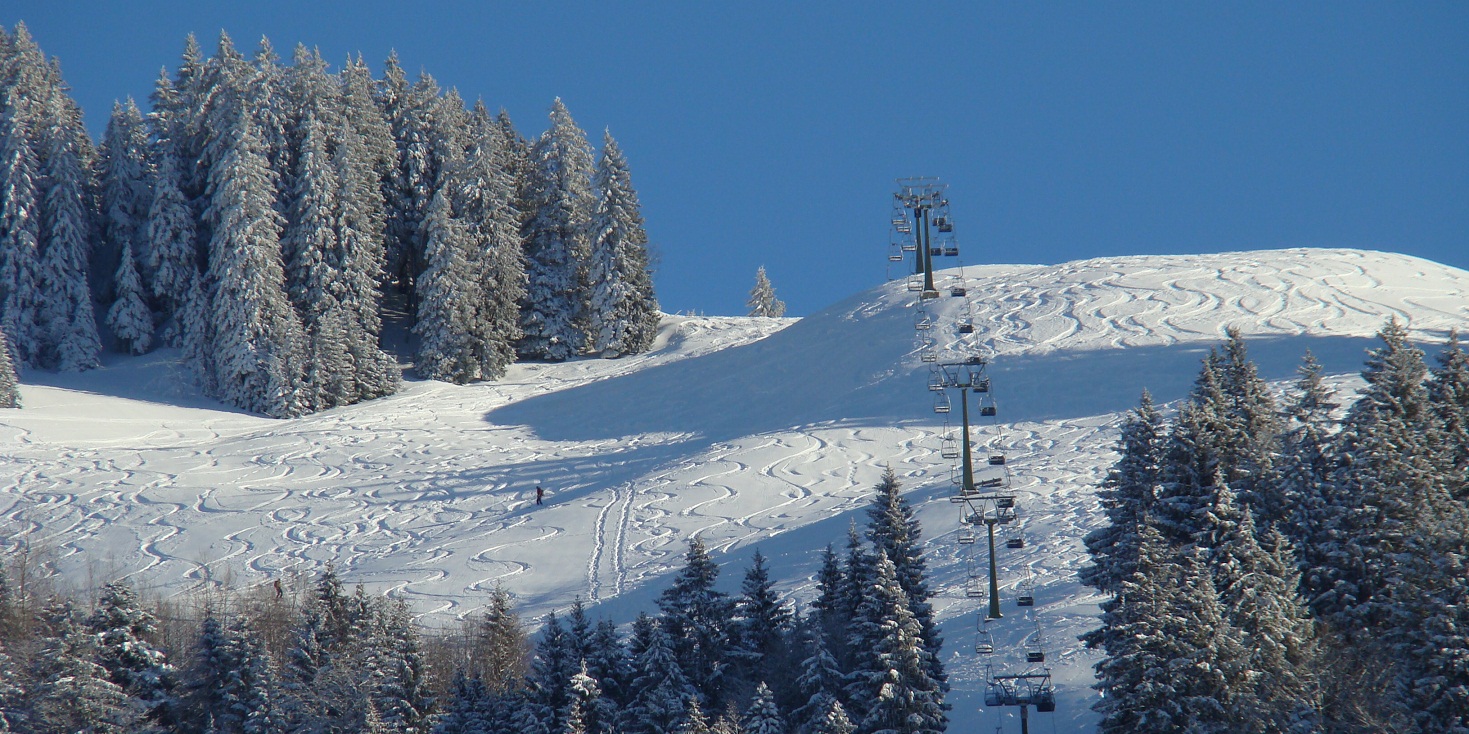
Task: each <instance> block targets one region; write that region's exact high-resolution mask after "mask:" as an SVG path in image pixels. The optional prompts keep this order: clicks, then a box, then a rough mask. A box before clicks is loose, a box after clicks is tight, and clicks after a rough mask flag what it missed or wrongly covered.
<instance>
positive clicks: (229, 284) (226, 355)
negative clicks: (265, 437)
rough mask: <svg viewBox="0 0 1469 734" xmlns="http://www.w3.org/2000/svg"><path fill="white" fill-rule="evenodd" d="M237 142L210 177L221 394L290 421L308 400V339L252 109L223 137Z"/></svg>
mask: <svg viewBox="0 0 1469 734" xmlns="http://www.w3.org/2000/svg"><path fill="white" fill-rule="evenodd" d="M221 138H226V139H228V140H229V141H230V142H229V144H228V145H226V146H223V153H222V154H221V156H220V157H219V158H218V161H217V164H216V165H215V166H214V167H213V168H212V169H211V170H210V175H209V197H210V200H209V208H208V210H206V218H207V219H208V220H209V222H210V223H211V225H212V229H213V235H212V239H211V241H210V244H209V250H210V257H209V280H210V282H211V283H212V284H213V293H212V294H211V295H212V298H211V300H212V309H211V312H212V314H213V323H212V326H213V334H212V336H213V344H212V351H213V354H214V365H215V368H214V385H213V386H214V389H215V391H216V393H217V395H218V397H220V398H221V399H222V400H224V401H226V402H228V403H230V404H232V405H236V406H239V407H241V408H245V409H247V410H253V411H256V412H260V413H264V414H266V415H269V416H272V417H276V418H284V417H289V416H296V415H300V414H301V413H302V412H304V411H305V410H306V409H307V406H306V405H305V403H304V400H303V391H302V390H301V387H302V383H303V381H304V377H305V349H304V343H305V339H304V335H303V334H302V331H301V324H300V321H299V320H298V319H297V317H296V313H295V311H294V310H293V309H292V308H291V304H290V302H289V300H288V298H287V296H286V292H285V276H284V273H283V271H282V267H281V259H280V258H281V250H280V232H281V218H280V215H279V214H278V213H277V212H276V211H275V209H274V201H275V183H274V179H273V177H272V174H271V171H270V169H269V168H268V167H267V166H266V163H267V161H266V158H265V156H264V153H263V151H262V149H261V142H260V140H259V137H258V132H257V130H256V127H255V121H254V119H253V118H252V116H251V115H250V114H249V111H248V110H246V109H243V108H239V109H238V110H237V113H236V115H235V117H234V120H233V121H232V123H231V125H230V127H229V128H228V129H227V130H226V131H224V132H223V133H222V134H221Z"/></svg>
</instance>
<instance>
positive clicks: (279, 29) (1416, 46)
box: [0, 0, 1469, 315]
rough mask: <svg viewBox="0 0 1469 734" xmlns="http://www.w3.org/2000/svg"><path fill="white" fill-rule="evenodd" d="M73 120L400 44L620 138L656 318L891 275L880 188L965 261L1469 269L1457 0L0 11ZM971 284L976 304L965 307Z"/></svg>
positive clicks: (511, 103)
mask: <svg viewBox="0 0 1469 734" xmlns="http://www.w3.org/2000/svg"><path fill="white" fill-rule="evenodd" d="M19 20H23V21H25V22H26V24H27V25H28V26H29V28H30V29H31V32H32V34H33V35H34V36H35V37H36V39H37V41H38V42H39V43H40V45H41V47H42V49H44V50H45V51H46V53H47V54H49V55H52V56H55V57H58V58H59V59H60V61H61V64H62V69H63V73H64V75H65V77H66V80H67V81H68V82H69V83H70V85H71V87H72V89H73V93H74V94H75V96H76V97H77V99H78V101H79V102H80V103H81V104H82V106H83V108H84V109H85V110H86V114H87V122H88V126H89V127H90V128H91V129H92V131H93V133H94V134H100V132H101V130H102V128H103V126H104V125H105V124H106V119H107V114H108V111H109V109H110V107H111V105H112V101H113V100H114V99H118V98H122V97H125V96H129V95H131V96H133V97H135V98H137V99H138V100H139V101H140V102H145V101H146V98H147V96H148V93H149V92H150V91H151V88H152V84H153V80H154V79H155V78H156V77H157V74H158V70H159V68H160V67H162V66H168V67H169V68H170V70H172V69H173V68H174V67H175V66H176V65H177V63H178V59H179V54H180V52H181V50H182V48H183V42H184V36H185V34H186V33H189V32H193V33H195V34H197V35H198V36H199V39H200V42H201V45H202V46H203V47H204V48H205V50H206V51H208V52H209V53H210V54H211V55H212V53H213V49H214V47H215V41H216V39H217V36H218V33H219V31H220V30H221V29H224V30H226V31H228V32H229V33H230V35H231V36H232V37H233V38H234V40H235V43H236V45H237V46H238V47H240V48H241V49H242V50H243V51H245V52H246V53H250V52H253V50H254V48H255V46H256V43H257V42H258V40H259V38H260V36H261V35H265V36H268V37H269V38H270V40H271V41H272V43H273V44H274V45H275V47H276V49H277V51H278V52H279V53H280V54H281V56H283V57H284V58H286V59H289V58H290V51H291V48H292V47H294V46H295V45H296V44H297V43H298V42H301V43H305V44H307V45H308V46H316V47H318V48H320V49H321V51H322V53H323V54H324V55H325V57H326V58H327V59H328V60H329V61H331V62H333V63H334V64H338V63H340V61H341V60H342V59H344V58H346V56H347V55H348V54H349V53H355V52H358V51H360V52H362V53H363V55H364V56H365V58H366V59H367V60H368V61H369V63H370V64H371V66H372V68H373V72H374V74H377V73H380V72H381V70H382V60H383V59H384V58H386V57H387V55H388V52H389V50H390V49H397V51H398V54H399V56H400V58H401V59H402V62H403V66H404V67H405V68H406V69H408V70H409V71H410V73H412V72H416V71H418V70H419V69H423V70H426V71H428V72H429V73H430V74H432V75H433V76H434V77H435V78H436V79H437V80H438V81H439V83H440V85H442V86H444V87H446V88H447V87H451V86H452V87H456V88H458V89H459V91H460V93H461V95H463V96H464V97H466V98H467V99H470V100H473V99H475V98H476V97H480V98H483V99H484V100H485V102H486V103H487V104H488V105H490V107H491V108H492V109H495V108H499V107H504V108H506V109H507V110H508V111H509V112H510V114H511V117H512V118H513V119H514V120H515V122H516V124H517V125H518V126H519V127H520V129H521V131H522V133H524V134H527V135H535V134H539V133H540V132H541V131H542V130H544V129H545V127H546V126H547V120H546V113H547V110H548V109H549V107H550V103H551V100H552V99H553V98H555V97H557V96H559V97H561V98H562V99H563V100H564V101H565V102H566V104H567V106H568V107H569V108H570V110H571V112H572V115H573V116H574V117H575V118H576V120H577V122H578V123H579V124H580V125H581V127H582V128H583V129H585V130H586V131H587V132H588V135H589V137H591V139H592V141H593V142H594V143H595V144H600V141H601V132H602V130H603V128H610V129H611V130H612V133H613V135H614V136H615V137H616V138H617V139H618V141H619V142H620V143H621V144H622V147H623V149H624V150H625V151H626V153H627V155H628V158H629V162H630V164H631V166H632V173H633V182H634V185H635V186H637V188H638V191H639V194H640V195H641V197H642V202H643V209H644V215H645V217H646V218H647V223H648V231H649V235H650V236H651V238H652V240H653V242H654V245H655V247H656V248H657V251H658V253H659V259H660V262H659V266H658V267H659V269H658V274H657V286H658V294H659V297H660V300H661V301H662V303H663V307H664V310H666V311H670V312H672V311H696V312H702V313H707V314H739V313H743V312H744V301H745V298H746V296H747V294H748V292H749V289H750V287H751V286H752V285H753V282H754V273H755V269H756V267H757V266H759V265H762V264H763V265H765V266H766V268H767V270H768V271H769V273H770V277H771V280H772V281H773V283H774V285H775V288H776V292H777V295H778V296H780V297H781V298H782V299H784V300H785V301H786V302H787V303H788V304H789V306H790V311H791V313H792V314H793V315H804V314H809V313H812V312H814V311H816V310H819V309H821V308H824V307H825V306H828V305H830V304H832V303H833V302H835V301H837V300H839V299H841V298H844V297H846V296H848V295H851V294H853V293H855V292H857V291H859V290H862V289H865V288H868V287H871V286H873V285H876V284H877V283H880V282H881V281H883V280H884V279H885V278H886V277H887V262H886V245H887V230H888V222H887V220H888V210H889V206H890V201H891V192H892V190H893V188H894V183H893V181H894V179H896V178H898V177H902V176H914V175H928V176H940V177H942V178H944V179H945V180H946V181H947V182H948V183H949V184H950V187H951V188H950V192H951V199H952V201H953V208H954V217H955V220H956V233H957V234H958V236H959V241H960V243H961V246H962V247H963V253H962V254H963V257H962V260H963V263H964V264H980V263H1056V262H1063V261H1066V260H1073V259H1079V258H1086V257H1096V256H1103V255H1127V254H1153V253H1165V254H1168V253H1193V252H1220V251H1227V250H1241V249H1257V248H1275V247H1292V246H1320V247H1337V246H1342V247H1361V248H1369V249H1379V250H1390V251H1397V252H1404V253H1409V254H1413V255H1418V256H1421V257H1425V258H1429V259H1432V260H1436V261H1438V262H1442V263H1446V264H1449V265H1454V266H1456V267H1460V268H1469V3H1465V2H1445V3H1434V2H1412V3H1399V2H1379V3H1359V2H1306V3H1301V2H1293V3H1280V2H1228V3H1175V2H1158V3H1138V2H1092V3H1069V2H1068V3H1029V2H1015V3H1004V4H992V3H977V2H959V3H949V2H934V1H932V0H924V1H923V2H905V3H884V4H878V3H871V2H853V1H850V0H849V1H845V2H837V1H833V2H809V3H808V2H796V3H791V2H744V1H741V2H731V3H705V2H672V1H670V2H660V3H649V2H586V3H559V2H495V3H492V2H462V3H449V2H403V1H402V0H393V1H383V0H359V1H357V2H350V3H336V2H300V1H295V2H275V1H270V2H262V1H257V0H250V1H248V2H247V1H241V0H237V1H236V2H228V3H224V2H206V1H203V0H184V1H180V0H166V1H147V2H142V1H140V2H119V1H117V0H94V1H91V2H80V1H76V2H72V1H68V0H3V1H0V23H3V24H4V25H5V26H7V27H11V26H13V25H14V24H15V22H16V21H19ZM981 297H982V296H981Z"/></svg>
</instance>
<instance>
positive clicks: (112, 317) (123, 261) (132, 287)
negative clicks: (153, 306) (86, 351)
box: [107, 243, 153, 354]
mask: <svg viewBox="0 0 1469 734" xmlns="http://www.w3.org/2000/svg"><path fill="white" fill-rule="evenodd" d="M112 290H113V293H114V294H116V300H114V301H113V302H112V308H110V309H108V310H107V328H109V329H112V335H113V336H114V337H115V338H117V340H118V341H119V342H121V343H122V344H123V345H124V346H125V347H126V349H127V351H128V352H129V353H130V354H144V353H146V352H147V351H148V350H149V349H151V348H152V347H153V313H152V312H151V311H149V310H148V304H147V302H146V300H145V299H146V294H145V293H144V292H143V279H142V277H141V276H139V275H138V266H137V263H136V262H135V260H134V258H133V246H132V244H131V243H129V244H125V245H123V247H122V254H121V256H120V257H119V258H118V263H117V277H116V278H115V280H114V281H113V287H112Z"/></svg>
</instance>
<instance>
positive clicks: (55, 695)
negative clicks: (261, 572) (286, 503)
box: [0, 471, 948, 734]
mask: <svg viewBox="0 0 1469 734" xmlns="http://www.w3.org/2000/svg"><path fill="white" fill-rule="evenodd" d="M867 520H868V523H867V528H866V532H865V533H859V532H858V530H857V528H856V526H855V524H854V525H853V526H852V527H851V529H850V530H849V533H848V542H847V547H846V549H845V553H844V554H841V555H839V554H838V553H837V552H836V551H834V550H833V549H832V548H831V546H828V547H827V548H826V551H825V554H824V556H823V563H822V566H821V570H820V572H819V573H818V575H817V577H816V587H817V590H816V597H815V599H814V600H813V601H812V602H811V604H810V608H809V610H808V611H806V612H805V613H800V612H798V611H797V610H796V609H795V607H794V605H793V604H792V603H791V602H790V601H789V600H785V599H782V598H781V597H780V595H778V594H777V593H776V592H775V589H774V581H773V580H772V579H771V578H770V574H769V569H768V567H767V566H766V562H765V559H764V557H763V556H762V555H761V554H760V553H759V551H758V549H757V550H756V552H755V554H754V556H753V558H752V561H751V564H750V566H749V567H748V568H747V569H746V571H745V573H744V576H743V579H742V581H741V585H740V591H739V593H738V594H733V595H731V594H728V593H725V592H723V591H720V590H719V589H718V588H717V582H718V576H719V567H718V565H717V564H715V563H714V561H713V559H712V558H711V557H710V555H709V552H708V550H707V549H706V548H705V546H704V544H703V543H702V542H701V541H699V540H698V539H697V538H696V539H694V540H692V541H690V542H689V546H688V550H687V553H686V554H685V556H684V565H683V567H682V568H681V569H680V570H679V571H678V572H677V573H676V574H674V576H673V578H672V581H671V582H670V584H669V585H668V587H667V588H665V589H664V590H663V592H662V593H661V594H660V595H659V597H658V599H657V610H656V612H654V613H652V614H648V613H642V614H640V615H639V616H638V617H637V619H636V620H634V621H633V622H632V623H631V624H630V625H628V626H627V628H626V629H620V628H619V627H618V626H617V625H616V624H614V623H613V622H612V621H611V620H608V619H601V620H595V621H594V620H592V619H591V618H590V616H589V615H588V613H587V609H586V607H585V605H583V604H582V602H581V601H580V599H578V600H576V601H575V602H574V603H573V604H572V605H571V606H570V608H569V610H568V611H566V612H564V613H563V614H560V615H558V614H556V613H554V612H553V613H551V614H548V615H547V616H546V618H545V619H544V620H542V624H541V629H540V632H539V634H538V635H536V636H535V638H534V639H532V637H531V636H530V635H529V634H528V632H527V630H526V628H525V626H524V625H523V624H522V623H521V621H520V619H519V618H518V616H517V615H516V612H515V609H514V603H513V599H512V597H511V595H510V593H509V592H508V591H506V590H505V589H504V588H501V587H497V588H496V589H495V590H494V591H493V592H492V593H491V594H490V597H489V600H488V603H487V604H486V606H485V608H484V611H482V612H479V613H476V614H474V615H471V616H470V617H467V618H465V619H464V620H462V628H461V629H459V630H456V631H454V633H453V634H447V633H444V632H438V633H425V632H423V631H422V630H420V629H419V628H418V626H417V625H416V624H415V622H414V619H413V614H412V613H411V610H410V609H409V608H408V606H407V604H406V602H403V601H402V600H395V599H390V598H387V597H377V596H372V595H369V594H367V593H366V592H365V591H364V589H363V588H362V587H361V586H360V585H359V586H358V587H357V589H356V591H355V593H350V592H348V590H347V589H346V587H345V585H344V583H343V581H342V579H341V577H340V575H339V574H338V573H337V572H336V570H335V569H334V568H333V567H332V566H331V565H328V566H327V567H326V569H325V570H324V571H323V572H322V573H320V574H319V575H318V576H317V577H316V579H315V580H314V581H313V582H311V583H310V584H308V585H307V587H306V588H304V589H299V590H298V589H294V588H293V589H291V593H286V589H285V588H284V587H276V589H275V590H274V591H272V588H271V586H269V585H262V586H258V587H255V588H254V589H251V590H248V591H245V592H238V591H236V592H225V591H216V590H212V589H209V590H206V591H205V592H204V593H202V594H199V595H197V597H196V598H194V599H193V600H192V601H191V602H190V603H180V602H168V603H164V602H158V603H153V604H145V603H143V602H142V601H141V600H140V598H139V597H138V595H137V594H136V592H134V591H133V590H132V589H131V588H130V587H129V586H128V585H127V584H126V583H122V582H114V583H109V584H107V585H105V586H103V587H102V589H101V592H100V593H99V594H98V595H97V598H96V601H95V603H90V604H89V603H85V602H83V601H82V600H79V599H77V598H75V596H74V595H68V594H62V593H57V592H56V591H55V590H54V588H52V587H51V585H50V584H49V583H48V582H49V581H51V580H54V579H53V577H51V576H48V574H47V573H46V572H45V569H46V566H45V564H43V563H41V562H39V561H38V560H37V554H36V553H34V552H33V551H30V550H27V549H25V548H24V547H21V548H19V549H16V550H13V551H12V552H11V553H9V554H8V558H7V559H6V561H7V562H6V563H4V564H3V565H0V732H15V733H16V734H70V733H71V732H78V731H86V732H95V733H98V734H101V733H104V732H119V733H121V732H129V733H133V732H144V733H148V734H173V733H176V734H239V733H246V732H248V733H250V734H270V733H277V732H279V733H285V732H363V733H370V734H377V733H379V732H409V733H419V734H430V733H433V734H613V733H614V732H617V733H625V734H713V733H716V732H717V733H718V734H937V733H938V732H942V731H944V730H945V728H946V727H947V713H946V711H947V708H948V706H947V704H946V703H945V701H944V698H945V694H946V692H947V690H948V683H947V675H946V673H945V671H944V667H943V664H942V662H941V656H940V654H939V650H940V647H941V644H942V640H941V639H940V638H939V636H938V634H937V632H936V629H935V625H934V620H933V609H932V606H931V603H930V598H931V592H930V590H929V587H928V582H927V579H926V573H927V572H926V564H925V560H924V557H923V553H922V551H921V549H920V541H921V538H920V535H921V529H920V527H919V525H918V522H917V520H916V519H914V517H913V513H912V510H911V508H910V507H909V506H908V504H907V502H906V501H905V500H904V499H903V497H902V495H901V491H900V487H899V484H898V481H897V478H896V477H895V476H894V475H893V473H892V472H891V471H889V472H888V473H887V474H885V476H884V477H883V479H882V481H881V483H880V484H879V485H878V486H877V488H876V491H875V492H874V496H873V500H872V502H871V504H870V506H869V508H868V511H867Z"/></svg>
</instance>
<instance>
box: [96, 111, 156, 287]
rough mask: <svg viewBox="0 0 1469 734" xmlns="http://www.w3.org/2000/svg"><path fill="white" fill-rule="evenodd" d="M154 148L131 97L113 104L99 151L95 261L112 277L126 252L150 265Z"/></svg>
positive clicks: (141, 116) (140, 261)
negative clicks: (99, 238)
mask: <svg viewBox="0 0 1469 734" xmlns="http://www.w3.org/2000/svg"><path fill="white" fill-rule="evenodd" d="M149 148H150V145H149V142H148V130H147V128H146V127H144V125H143V115H142V113H140V112H139V111H138V105H137V104H136V103H135V102H133V100H132V98H131V97H129V98H128V99H127V101H126V102H115V103H113V105H112V117H111V118H110V119H109V120H108V121H107V131H106V132H105V133H104V134H103V138H102V146H101V147H100V148H99V149H98V151H97V153H98V155H97V184H98V188H99V192H98V199H99V202H98V203H99V204H100V205H101V209H102V211H101V221H102V242H103V244H102V246H101V248H99V249H100V252H99V253H98V254H99V255H100V257H96V258H94V262H96V263H98V264H99V266H100V267H102V268H105V269H106V270H107V271H108V272H111V271H112V270H113V269H115V268H116V267H118V266H117V265H116V260H114V258H117V257H120V256H121V253H122V251H123V248H125V247H132V249H133V254H134V256H135V257H137V259H138V262H139V263H146V262H147V261H148V256H147V249H146V248H147V245H148V241H147V230H148V209H149V207H150V205H151V204H152V203H153V193H152V191H151V190H150V188H151V187H150V184H151V179H152V172H151V171H150V170H149V169H150V166H149V161H148V157H149ZM146 275H149V276H151V275H152V273H151V272H148V273H146ZM144 281H145V282H146V281H147V278H145V279H144ZM113 297H114V298H116V293H115V292H114V293H113Z"/></svg>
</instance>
